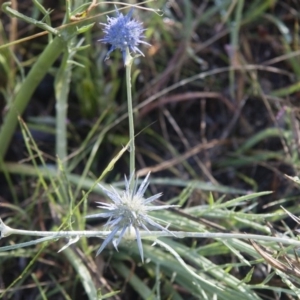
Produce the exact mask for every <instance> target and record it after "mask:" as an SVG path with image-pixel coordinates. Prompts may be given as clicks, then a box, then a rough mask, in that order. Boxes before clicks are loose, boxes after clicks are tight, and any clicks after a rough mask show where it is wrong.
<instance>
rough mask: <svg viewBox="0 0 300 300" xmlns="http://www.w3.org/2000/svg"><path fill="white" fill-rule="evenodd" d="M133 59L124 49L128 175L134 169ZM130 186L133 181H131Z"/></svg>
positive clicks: (127, 50)
mask: <svg viewBox="0 0 300 300" xmlns="http://www.w3.org/2000/svg"><path fill="white" fill-rule="evenodd" d="M132 62H133V57H132V56H131V55H130V53H129V49H128V48H126V60H125V68H126V87H127V106H128V122H129V139H130V142H129V149H130V150H129V151H130V157H129V170H130V174H133V172H134V169H135V142H134V120H133V107H132V91H131V66H132ZM131 183H132V185H133V184H134V180H132V181H131Z"/></svg>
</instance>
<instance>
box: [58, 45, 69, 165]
mask: <svg viewBox="0 0 300 300" xmlns="http://www.w3.org/2000/svg"><path fill="white" fill-rule="evenodd" d="M71 44H72V43H71V41H70V42H68V43H67V46H66V47H65V52H64V55H63V59H62V63H61V65H60V68H59V71H58V73H57V75H56V78H55V97H56V104H55V108H56V155H57V156H58V158H59V159H60V160H61V161H62V164H63V166H66V158H67V155H68V153H67V110H68V95H69V90H70V81H71V74H72V72H71V65H70V63H69V59H70V56H71V55H70V52H71V51H70V45H71Z"/></svg>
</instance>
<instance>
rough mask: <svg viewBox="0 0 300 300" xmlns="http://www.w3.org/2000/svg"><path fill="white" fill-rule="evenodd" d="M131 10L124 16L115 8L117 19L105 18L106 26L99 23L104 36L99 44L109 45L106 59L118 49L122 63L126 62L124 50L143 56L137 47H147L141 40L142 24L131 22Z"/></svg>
mask: <svg viewBox="0 0 300 300" xmlns="http://www.w3.org/2000/svg"><path fill="white" fill-rule="evenodd" d="M132 12H133V10H130V11H129V13H128V14H127V15H126V16H124V15H123V14H122V13H120V12H119V11H118V9H117V8H116V13H117V17H115V18H114V17H112V18H111V17H107V24H104V23H100V24H101V25H104V30H103V31H104V32H105V34H106V35H105V36H104V38H103V39H100V40H99V41H100V42H103V43H108V44H111V48H110V50H109V51H108V53H107V54H106V59H108V58H109V55H110V53H111V52H112V51H114V50H115V49H120V50H121V52H122V55H123V60H124V63H125V61H126V48H128V49H129V50H130V51H131V52H134V53H137V52H138V53H140V54H141V55H142V56H144V54H143V52H142V51H141V50H140V49H139V48H138V47H137V46H138V45H139V44H145V45H149V46H150V44H148V43H146V42H144V41H143V40H142V39H143V38H144V37H145V36H144V35H143V32H144V31H145V29H143V26H142V23H140V22H138V21H136V20H134V19H133V20H131V16H132Z"/></svg>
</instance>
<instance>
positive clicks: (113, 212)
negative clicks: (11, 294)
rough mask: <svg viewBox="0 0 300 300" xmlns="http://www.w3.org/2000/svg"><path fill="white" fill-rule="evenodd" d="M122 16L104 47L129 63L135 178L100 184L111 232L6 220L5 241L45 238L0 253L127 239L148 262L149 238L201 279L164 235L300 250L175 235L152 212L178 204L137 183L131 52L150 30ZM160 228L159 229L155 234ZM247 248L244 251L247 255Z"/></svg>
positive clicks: (110, 24)
mask: <svg viewBox="0 0 300 300" xmlns="http://www.w3.org/2000/svg"><path fill="white" fill-rule="evenodd" d="M116 13H117V16H116V17H108V21H107V24H102V25H104V32H105V36H104V38H103V39H101V40H100V41H101V42H103V43H108V44H110V45H111V48H110V50H109V51H108V53H107V57H106V58H108V56H109V54H110V53H111V52H112V51H113V50H115V49H120V50H121V52H122V56H123V62H124V65H125V67H126V83H127V98H128V115H129V135H130V172H129V173H130V177H129V179H127V177H126V176H125V184H124V186H125V189H124V190H121V191H119V190H116V189H115V188H114V187H113V186H111V187H110V189H109V188H106V187H104V186H103V185H100V187H101V189H102V190H103V192H104V194H106V195H107V196H108V198H109V200H110V203H106V202H99V204H100V205H99V208H100V209H102V210H103V211H102V212H99V213H97V214H93V215H89V216H87V218H108V221H107V223H106V224H105V226H104V228H105V229H106V230H104V231H103V230H101V231H96V230H94V231H92V230H83V231H75V230H73V231H30V230H21V229H14V228H11V227H9V226H7V225H6V224H5V223H4V222H3V221H2V220H1V219H0V238H4V237H7V236H9V235H13V234H18V235H28V236H39V237H42V238H39V239H36V240H32V241H29V242H25V243H20V244H15V245H11V246H4V247H1V248H0V252H3V251H9V250H13V249H17V248H21V247H27V246H30V245H35V244H38V243H41V242H44V241H49V240H57V239H60V238H67V239H68V240H69V242H68V243H67V244H66V245H65V246H64V247H63V248H62V249H61V250H60V251H62V250H64V249H65V248H67V247H68V246H69V245H71V244H73V243H75V242H77V241H78V240H79V238H80V237H98V238H101V239H103V240H104V241H103V242H102V244H101V246H100V248H99V250H98V251H97V254H99V253H101V251H102V250H103V249H104V248H105V247H106V246H107V245H108V244H109V243H110V242H112V244H113V245H114V247H115V248H116V249H118V248H117V247H118V245H119V244H120V242H121V240H122V239H126V240H136V241H137V245H138V250H139V253H140V256H141V260H142V261H144V253H143V246H142V239H148V240H152V241H155V243H156V244H159V245H160V246H162V247H164V248H165V249H167V250H168V251H169V252H170V253H171V254H173V255H174V256H175V258H176V259H177V260H178V261H179V262H180V263H181V264H182V265H184V266H185V267H186V270H187V271H188V272H189V273H190V274H192V275H193V276H194V277H195V278H198V277H199V276H198V275H197V274H196V273H195V272H193V271H192V270H191V269H190V268H189V267H188V266H187V265H185V264H184V261H183V260H182V259H181V258H180V257H179V255H178V253H177V252H176V251H175V250H174V249H173V248H172V247H170V246H169V245H167V244H166V243H164V242H163V241H161V240H160V239H159V238H160V237H175V238H184V237H192V238H214V239H216V238H217V239H221V240H226V239H227V240H232V239H246V240H249V239H252V240H256V241H258V240H261V241H265V242H273V243H282V244H287V245H293V246H296V247H300V241H298V240H296V239H294V238H290V237H288V236H279V237H276V236H266V235H256V234H240V233H223V232H221V233H220V232H217V233H212V232H182V231H171V230H169V229H167V228H166V227H164V226H162V225H160V224H159V223H158V222H159V221H158V220H155V219H154V218H153V217H152V216H151V215H150V214H149V212H151V211H155V210H160V209H168V208H170V207H172V205H162V206H155V205H153V202H154V201H155V200H157V199H158V198H159V197H160V196H161V194H160V193H158V194H155V195H153V196H150V197H148V198H146V197H144V194H145V191H146V189H147V187H148V185H149V174H148V175H147V176H146V178H145V179H144V180H143V181H142V182H141V184H140V185H139V186H138V183H137V180H136V179H135V173H134V168H135V164H134V161H135V147H134V124H133V112H132V99H131V82H130V80H131V79H130V71H131V65H132V61H133V59H134V57H132V56H131V53H138V54H140V55H143V53H142V52H141V50H140V49H139V48H138V46H139V44H146V45H149V44H148V43H146V42H145V41H143V38H144V35H143V32H144V29H143V27H142V24H141V23H140V22H138V21H136V20H132V19H131V17H132V10H131V11H130V12H129V13H128V14H127V15H126V16H124V15H123V14H122V13H119V11H118V10H117V11H116ZM258 196H260V194H255V195H246V196H242V197H240V198H241V199H238V198H237V199H234V200H233V201H235V202H236V203H237V202H238V201H245V200H248V199H252V198H256V197H258ZM155 229H156V230H155ZM246 250H247V248H245V249H244V251H246ZM249 253H251V255H253V251H252V249H250V250H249Z"/></svg>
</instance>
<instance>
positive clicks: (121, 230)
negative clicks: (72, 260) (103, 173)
mask: <svg viewBox="0 0 300 300" xmlns="http://www.w3.org/2000/svg"><path fill="white" fill-rule="evenodd" d="M149 175H150V172H149V173H148V175H147V176H146V177H145V179H144V180H143V182H142V183H141V185H140V187H139V188H138V186H137V182H136V181H134V185H133V188H132V189H131V188H130V187H131V183H132V180H134V174H131V176H130V178H129V180H127V177H126V176H125V190H124V191H121V192H118V191H116V190H115V189H114V188H113V187H111V190H108V189H106V188H104V187H103V186H101V185H100V187H101V188H102V190H103V191H104V192H105V193H106V195H107V196H108V197H109V198H110V199H111V200H112V203H104V202H97V203H99V204H100V206H98V207H99V208H102V209H105V210H107V212H103V213H100V214H95V215H89V216H87V218H109V219H108V221H107V223H106V224H105V225H106V226H108V227H109V228H110V229H111V233H110V234H109V235H108V236H107V237H106V239H105V240H104V242H103V243H102V245H101V247H100V248H99V250H98V251H97V255H98V254H100V253H101V252H102V250H103V249H104V248H105V247H106V245H107V244H108V243H109V242H111V241H113V245H114V246H115V248H116V249H117V250H118V248H117V247H118V245H119V243H120V241H121V239H122V237H123V236H124V234H125V233H126V231H130V230H132V229H134V231H135V238H136V240H137V244H138V249H139V252H140V255H141V259H142V261H144V254H143V246H142V240H141V236H140V233H139V229H140V228H143V229H145V230H146V231H148V232H150V231H149V229H148V228H147V226H146V224H147V225H150V226H152V227H154V228H155V227H156V228H158V229H160V230H163V231H167V232H169V231H168V229H167V228H164V227H163V226H161V225H160V224H158V223H157V222H155V221H154V220H153V219H152V217H151V216H149V215H148V212H149V211H153V210H160V209H165V208H169V207H174V205H160V206H154V205H151V202H153V201H154V200H156V199H158V198H159V197H160V196H161V195H162V194H161V193H159V194H155V195H153V196H151V197H149V198H144V193H145V191H146V189H147V187H148V185H149V182H148V178H149ZM117 233H118V234H117ZM116 234H117V235H118V238H117V239H115V240H113V239H114V237H115V235H116Z"/></svg>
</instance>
